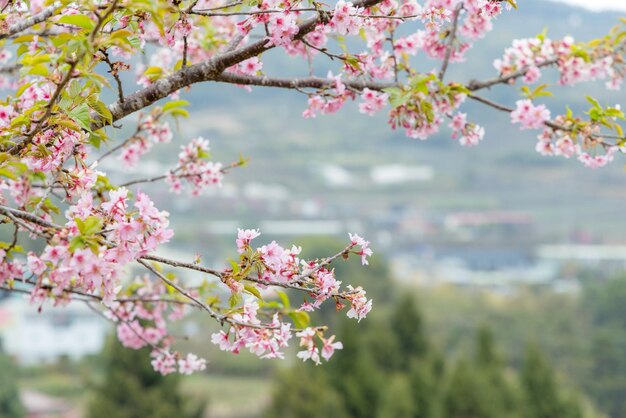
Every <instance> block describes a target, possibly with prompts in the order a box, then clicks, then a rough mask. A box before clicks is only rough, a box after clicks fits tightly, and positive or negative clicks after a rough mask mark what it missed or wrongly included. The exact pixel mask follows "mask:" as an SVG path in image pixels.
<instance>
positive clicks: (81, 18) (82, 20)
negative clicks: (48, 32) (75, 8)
mask: <svg viewBox="0 0 626 418" xmlns="http://www.w3.org/2000/svg"><path fill="white" fill-rule="evenodd" d="M57 23H63V24H67V25H73V26H78V27H80V28H83V29H87V30H92V29H93V28H94V27H95V26H96V24H95V22H94V21H92V20H91V19H90V18H89V17H87V16H85V15H65V16H61V18H59V20H57Z"/></svg>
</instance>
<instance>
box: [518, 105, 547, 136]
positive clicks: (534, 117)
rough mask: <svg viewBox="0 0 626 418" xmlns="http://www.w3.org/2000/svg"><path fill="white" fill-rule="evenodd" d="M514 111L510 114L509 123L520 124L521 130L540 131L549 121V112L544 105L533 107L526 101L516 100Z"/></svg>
mask: <svg viewBox="0 0 626 418" xmlns="http://www.w3.org/2000/svg"><path fill="white" fill-rule="evenodd" d="M516 105H517V107H516V109H515V110H514V111H513V112H511V122H512V123H519V124H521V125H522V126H521V129H540V128H542V127H543V125H544V122H546V121H547V120H550V111H549V110H548V109H547V108H546V107H545V106H544V105H538V106H535V105H533V103H532V102H531V101H530V100H528V99H526V100H518V101H517V102H516Z"/></svg>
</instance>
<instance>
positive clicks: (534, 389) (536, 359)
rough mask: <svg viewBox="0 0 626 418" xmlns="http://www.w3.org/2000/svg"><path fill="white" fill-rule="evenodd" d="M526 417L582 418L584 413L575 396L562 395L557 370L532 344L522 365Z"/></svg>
mask: <svg viewBox="0 0 626 418" xmlns="http://www.w3.org/2000/svg"><path fill="white" fill-rule="evenodd" d="M521 380H522V387H523V390H524V396H525V408H524V413H525V417H527V418H554V417H559V418H580V417H581V416H582V415H583V414H582V411H581V408H580V405H578V404H577V402H576V400H571V399H568V398H566V397H564V396H563V394H562V391H560V390H559V387H558V384H557V380H556V376H555V374H554V371H553V370H552V369H551V368H550V366H549V365H548V363H547V362H546V360H545V359H544V358H543V356H542V355H541V353H540V352H539V350H538V349H537V347H536V346H535V345H529V346H528V349H527V350H526V358H525V361H524V367H523V369H522V375H521Z"/></svg>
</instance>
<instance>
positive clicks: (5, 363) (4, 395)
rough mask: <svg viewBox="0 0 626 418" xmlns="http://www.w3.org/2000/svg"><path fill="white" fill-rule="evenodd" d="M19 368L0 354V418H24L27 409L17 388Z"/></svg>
mask: <svg viewBox="0 0 626 418" xmlns="http://www.w3.org/2000/svg"><path fill="white" fill-rule="evenodd" d="M16 383H17V367H15V364H14V363H13V361H12V360H11V359H10V358H9V357H8V356H6V355H4V354H1V353H0V417H2V418H22V417H25V416H26V409H25V408H24V405H22V401H21V400H20V396H19V391H18V388H17V384H16Z"/></svg>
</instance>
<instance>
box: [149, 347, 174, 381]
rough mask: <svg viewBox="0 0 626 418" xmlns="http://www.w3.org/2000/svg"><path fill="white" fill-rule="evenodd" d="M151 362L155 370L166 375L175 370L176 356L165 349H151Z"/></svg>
mask: <svg viewBox="0 0 626 418" xmlns="http://www.w3.org/2000/svg"><path fill="white" fill-rule="evenodd" d="M151 355H152V357H154V359H153V360H152V362H151V364H152V367H153V368H154V370H155V371H157V372H159V373H161V374H162V375H168V374H170V373H174V372H175V371H176V357H175V356H174V354H173V353H170V352H169V351H166V350H161V351H156V350H155V351H153V352H152V354H151Z"/></svg>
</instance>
